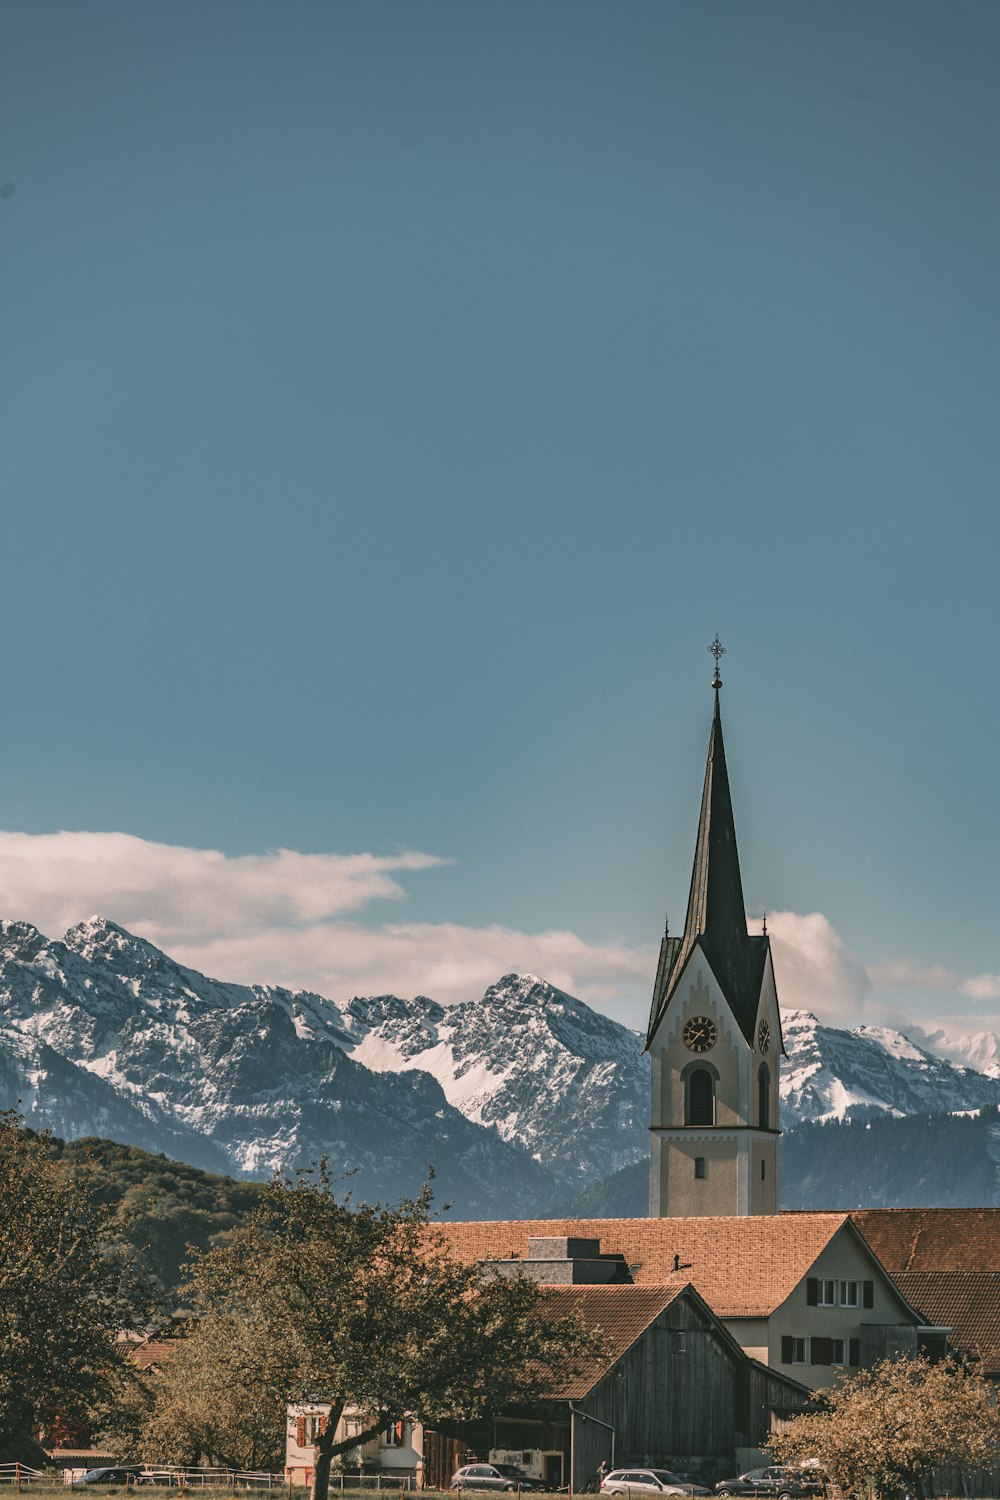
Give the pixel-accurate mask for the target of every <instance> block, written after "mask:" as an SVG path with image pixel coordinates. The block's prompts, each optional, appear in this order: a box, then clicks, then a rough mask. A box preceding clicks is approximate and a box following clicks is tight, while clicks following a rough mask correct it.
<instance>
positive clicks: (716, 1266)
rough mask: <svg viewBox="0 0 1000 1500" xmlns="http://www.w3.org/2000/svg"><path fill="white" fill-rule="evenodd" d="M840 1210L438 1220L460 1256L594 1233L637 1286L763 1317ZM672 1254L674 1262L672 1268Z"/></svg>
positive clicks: (791, 1286) (789, 1288)
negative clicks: (689, 1288) (688, 1289)
mask: <svg viewBox="0 0 1000 1500" xmlns="http://www.w3.org/2000/svg"><path fill="white" fill-rule="evenodd" d="M848 1217H849V1215H848V1214H846V1213H828V1214H813V1213H801V1214H787V1215H786V1214H774V1215H766V1214H762V1215H759V1216H749V1217H745V1218H742V1217H741V1218H737V1217H726V1218H703V1219H515V1220H497V1221H493V1222H488V1221H487V1222H482V1223H459V1224H447V1223H445V1224H441V1225H440V1228H441V1230H442V1232H443V1234H444V1236H445V1239H446V1241H447V1243H448V1247H449V1249H450V1250H451V1253H452V1254H453V1255H455V1256H457V1257H458V1259H459V1260H465V1261H469V1260H505V1259H507V1258H509V1257H510V1256H511V1255H512V1254H513V1255H516V1256H518V1257H520V1258H521V1259H525V1258H526V1257H527V1254H528V1239H529V1236H531V1235H573V1236H577V1237H579V1238H582V1239H599V1240H600V1242H601V1252H602V1254H608V1253H611V1254H621V1255H623V1256H624V1257H625V1261H626V1263H627V1264H628V1265H630V1266H634V1267H635V1270H634V1271H633V1279H634V1280H635V1282H636V1283H637V1284H638V1285H640V1286H667V1287H672V1288H674V1289H675V1290H678V1289H679V1288H680V1287H681V1286H683V1285H684V1283H685V1282H690V1283H691V1284H692V1285H693V1286H694V1287H696V1288H697V1290H698V1291H699V1292H700V1293H701V1295H702V1297H703V1298H704V1299H705V1301H706V1302H707V1303H708V1305H709V1307H710V1308H711V1309H712V1311H713V1312H714V1313H716V1315H717V1316H718V1317H721V1318H757V1317H767V1316H769V1315H770V1314H771V1313H772V1312H773V1311H774V1309H775V1308H776V1307H780V1305H781V1303H782V1302H784V1300H785V1298H786V1297H788V1296H789V1295H790V1294H791V1293H792V1292H793V1291H794V1290H795V1288H796V1287H797V1286H798V1284H799V1282H800V1281H801V1280H802V1279H803V1277H804V1276H806V1275H808V1273H809V1271H810V1269H811V1267H812V1265H813V1262H814V1261H815V1260H816V1257H817V1256H818V1255H819V1253H820V1251H821V1250H823V1249H824V1248H825V1247H826V1246H827V1245H828V1244H829V1243H830V1241H831V1240H832V1239H833V1237H834V1235H835V1234H836V1233H837V1232H838V1230H840V1229H841V1228H842V1227H843V1225H844V1224H845V1223H846V1222H847V1219H848ZM675 1257H676V1259H677V1262H678V1269H677V1270H676V1271H675V1270H674V1265H675Z"/></svg>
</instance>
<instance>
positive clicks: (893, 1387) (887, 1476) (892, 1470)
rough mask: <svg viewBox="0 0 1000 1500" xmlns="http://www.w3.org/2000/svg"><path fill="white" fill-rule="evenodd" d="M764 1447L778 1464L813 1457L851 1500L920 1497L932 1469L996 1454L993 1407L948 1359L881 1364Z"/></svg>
mask: <svg viewBox="0 0 1000 1500" xmlns="http://www.w3.org/2000/svg"><path fill="white" fill-rule="evenodd" d="M817 1396H822V1397H824V1398H825V1399H823V1401H822V1403H821V1404H820V1405H819V1406H818V1408H817V1409H816V1410H814V1411H809V1412H804V1413H803V1414H802V1415H801V1416H797V1417H795V1418H793V1419H792V1421H791V1422H790V1423H789V1425H788V1427H787V1428H786V1429H785V1430H784V1431H783V1432H781V1433H778V1434H776V1435H775V1436H774V1437H773V1439H772V1441H771V1449H772V1452H773V1453H774V1454H775V1456H776V1457H777V1458H779V1459H782V1460H786V1461H792V1462H795V1461H800V1462H801V1461H802V1460H804V1459H816V1460H818V1461H819V1463H820V1464H821V1465H822V1467H823V1468H824V1469H825V1470H826V1472H827V1473H828V1474H829V1476H830V1478H831V1479H832V1480H833V1482H834V1483H835V1484H836V1485H839V1486H840V1488H841V1489H843V1490H844V1491H845V1492H846V1493H848V1494H852V1495H868V1494H871V1493H878V1492H880V1491H884V1490H889V1491H893V1490H896V1491H899V1490H907V1491H911V1492H912V1493H914V1494H916V1495H918V1496H922V1495H923V1494H924V1493H925V1492H926V1491H927V1488H928V1482H929V1480H930V1479H931V1476H932V1473H933V1471H934V1470H935V1469H957V1470H959V1471H960V1472H962V1473H968V1472H969V1471H970V1470H974V1469H978V1468H986V1467H989V1466H990V1465H991V1464H993V1463H994V1462H995V1461H996V1459H997V1456H998V1455H1000V1407H998V1406H997V1404H996V1393H995V1391H994V1390H993V1388H992V1387H991V1385H990V1383H989V1381H987V1380H984V1379H983V1378H982V1377H981V1376H978V1375H974V1374H972V1373H970V1372H969V1371H968V1370H966V1369H964V1368H962V1367H961V1366H959V1365H957V1364H955V1363H953V1362H952V1361H942V1362H941V1363H939V1364H930V1363H929V1362H928V1361H927V1360H926V1359H924V1358H922V1357H920V1358H908V1359H895V1360H891V1359H886V1360H883V1361H882V1362H881V1363H880V1364H877V1365H874V1366H873V1367H872V1368H871V1369H869V1370H861V1371H859V1373H858V1374H857V1375H853V1376H851V1377H850V1378H849V1379H846V1380H844V1381H842V1382H841V1384H840V1385H838V1386H835V1387H834V1389H833V1390H832V1391H829V1392H817Z"/></svg>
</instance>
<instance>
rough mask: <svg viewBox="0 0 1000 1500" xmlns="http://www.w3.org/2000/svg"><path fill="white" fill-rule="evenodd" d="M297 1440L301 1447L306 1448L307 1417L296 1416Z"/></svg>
mask: <svg viewBox="0 0 1000 1500" xmlns="http://www.w3.org/2000/svg"><path fill="white" fill-rule="evenodd" d="M295 1442H296V1445H297V1446H298V1447H299V1448H304V1447H305V1445H306V1419H305V1417H296V1419H295Z"/></svg>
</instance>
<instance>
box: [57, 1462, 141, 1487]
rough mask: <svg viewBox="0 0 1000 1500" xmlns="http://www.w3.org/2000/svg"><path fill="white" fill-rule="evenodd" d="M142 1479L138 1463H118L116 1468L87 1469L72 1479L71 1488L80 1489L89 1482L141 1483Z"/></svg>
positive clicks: (89, 1483)
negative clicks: (77, 1477) (133, 1464)
mask: <svg viewBox="0 0 1000 1500" xmlns="http://www.w3.org/2000/svg"><path fill="white" fill-rule="evenodd" d="M143 1481H144V1475H143V1472H142V1469H141V1468H140V1467H139V1466H138V1465H135V1466H134V1467H133V1466H132V1465H130V1464H124V1465H122V1464H119V1465H118V1467H117V1468H109V1469H88V1470H87V1472H86V1474H81V1475H80V1477H79V1479H74V1480H73V1484H72V1488H73V1489H74V1490H77V1489H82V1488H83V1487H84V1486H85V1485H91V1484H142V1483H143Z"/></svg>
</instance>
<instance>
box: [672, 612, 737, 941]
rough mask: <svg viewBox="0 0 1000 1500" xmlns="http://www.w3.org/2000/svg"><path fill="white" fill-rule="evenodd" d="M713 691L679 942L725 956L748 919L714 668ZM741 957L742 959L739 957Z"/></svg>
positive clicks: (717, 681)
mask: <svg viewBox="0 0 1000 1500" xmlns="http://www.w3.org/2000/svg"><path fill="white" fill-rule="evenodd" d="M716 644H718V636H716ZM712 686H713V687H714V688H715V713H714V714H713V716H712V732H711V734H710V736H709V741H708V761H707V764H706V766H705V787H704V790H703V792H702V796H701V814H700V816H699V818H698V837H697V840H696V841H695V849H694V868H693V869H692V871H691V891H690V894H689V896H688V907H687V919H686V921H685V923H684V941H685V944H686V945H690V944H691V943H692V942H693V941H694V939H695V938H696V937H698V936H705V937H707V938H708V939H709V941H710V942H711V943H712V946H713V948H715V947H718V948H719V949H723V950H727V951H728V950H730V949H732V948H733V947H736V948H738V949H742V947H743V944H744V943H745V940H746V936H747V919H746V908H745V907H744V904H743V883H742V881H741V879H740V859H739V854H738V853H737V850H736V824H735V821H734V818H733V799H732V794H731V793H730V790H729V772H728V769H727V767H726V747H725V744H724V743H723V738H722V713H721V709H720V705H719V688H721V686H722V681H721V679H720V677H719V673H718V663H716V674H715V680H714V682H713V683H712ZM734 956H735V954H734ZM740 958H741V959H742V958H743V954H742V952H740Z"/></svg>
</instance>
